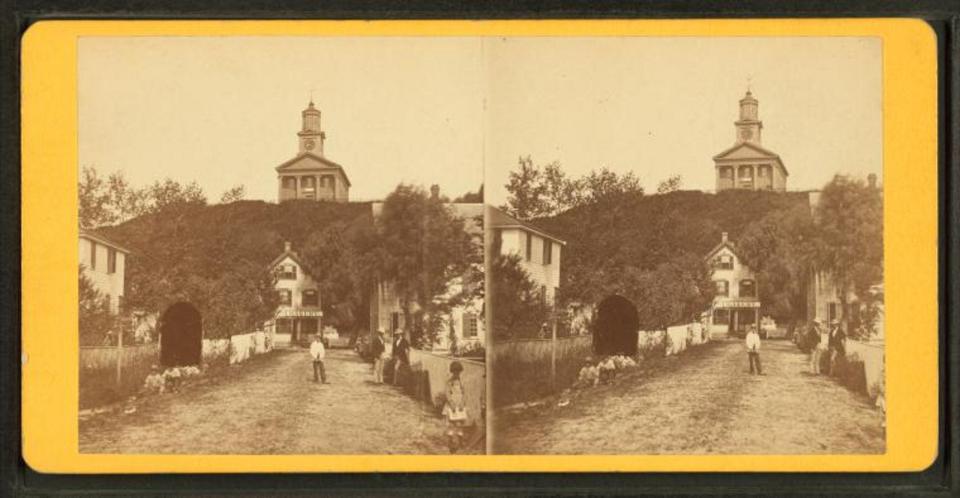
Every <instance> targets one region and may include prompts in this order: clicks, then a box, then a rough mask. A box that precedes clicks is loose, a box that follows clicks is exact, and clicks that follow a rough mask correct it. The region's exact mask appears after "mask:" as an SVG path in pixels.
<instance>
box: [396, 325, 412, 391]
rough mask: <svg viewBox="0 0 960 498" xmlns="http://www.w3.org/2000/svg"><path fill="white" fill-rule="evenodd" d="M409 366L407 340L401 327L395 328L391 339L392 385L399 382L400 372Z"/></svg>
mask: <svg viewBox="0 0 960 498" xmlns="http://www.w3.org/2000/svg"><path fill="white" fill-rule="evenodd" d="M409 366H410V343H409V342H407V338H406V336H404V334H403V329H402V328H400V329H397V332H396V334H395V335H394V339H393V385H395V386H396V385H398V384H399V383H400V372H401V371H404V372H405V371H406V370H404V369H405V368H406V367H409Z"/></svg>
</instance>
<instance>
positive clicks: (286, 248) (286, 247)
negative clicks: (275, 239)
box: [283, 240, 290, 252]
mask: <svg viewBox="0 0 960 498" xmlns="http://www.w3.org/2000/svg"><path fill="white" fill-rule="evenodd" d="M283 252H290V241H289V240H288V241H286V242H284V243H283Z"/></svg>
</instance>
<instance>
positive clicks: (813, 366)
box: [810, 320, 829, 375]
mask: <svg viewBox="0 0 960 498" xmlns="http://www.w3.org/2000/svg"><path fill="white" fill-rule="evenodd" d="M828 341H829V336H828V335H827V331H826V330H824V328H823V325H822V324H821V323H820V320H814V321H813V328H811V329H810V342H811V343H813V347H811V348H810V371H811V372H812V373H813V374H814V375H820V373H821V372H820V363H821V362H822V361H823V360H822V358H823V355H824V353H826V352H827V342H828Z"/></svg>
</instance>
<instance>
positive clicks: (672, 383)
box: [494, 340, 885, 454]
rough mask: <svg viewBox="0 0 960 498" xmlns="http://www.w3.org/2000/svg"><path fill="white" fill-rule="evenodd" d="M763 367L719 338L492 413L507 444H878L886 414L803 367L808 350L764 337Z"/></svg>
mask: <svg viewBox="0 0 960 498" xmlns="http://www.w3.org/2000/svg"><path fill="white" fill-rule="evenodd" d="M760 356H761V359H762V362H763V369H764V375H762V376H755V375H750V374H749V373H748V364H747V355H746V352H745V350H744V347H743V344H742V342H741V341H733V340H730V341H718V342H712V343H710V344H707V345H705V346H701V347H695V348H693V349H691V350H688V351H687V352H685V353H684V354H682V355H680V356H679V357H671V358H666V359H664V360H662V361H660V362H658V365H657V368H652V369H645V368H642V367H641V368H640V369H638V370H635V371H632V372H630V373H627V374H625V375H622V376H621V377H619V378H617V379H616V380H615V381H614V382H613V383H611V384H609V385H601V386H598V387H595V388H591V389H587V390H585V391H583V392H581V393H580V394H579V395H578V396H575V397H574V398H573V399H572V400H571V402H570V404H568V405H567V406H564V407H559V406H558V405H557V403H556V401H555V400H554V402H553V403H551V404H550V405H548V406H547V407H540V408H530V409H527V410H524V411H521V412H513V413H498V414H497V417H496V418H495V420H496V422H495V423H496V429H495V430H494V434H495V439H494V445H495V448H496V449H495V451H496V452H498V453H507V454H531V453H532V454H591V453H593V454H757V453H766V454H771V453H776V454H832V453H833V454H836V453H883V451H884V439H885V438H884V429H883V427H882V422H883V415H882V414H881V412H880V411H879V410H877V409H875V408H874V407H873V405H872V404H871V403H870V401H869V399H868V398H867V397H866V396H865V395H861V394H857V393H854V392H851V391H849V390H847V389H846V388H844V387H843V386H841V385H839V384H838V383H836V382H834V381H833V380H831V379H829V378H826V377H821V376H813V375H811V374H809V373H808V372H809V366H808V361H807V356H806V355H804V354H802V353H801V352H800V351H799V350H798V349H797V348H796V346H794V345H793V344H792V343H789V342H786V341H773V340H770V341H764V343H763V346H762V350H761V354H760Z"/></svg>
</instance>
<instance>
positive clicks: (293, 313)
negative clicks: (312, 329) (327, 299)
mask: <svg viewBox="0 0 960 498" xmlns="http://www.w3.org/2000/svg"><path fill="white" fill-rule="evenodd" d="M322 316H323V312H322V311H320V310H290V309H285V310H279V311H277V315H276V318H320V317H322Z"/></svg>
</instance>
